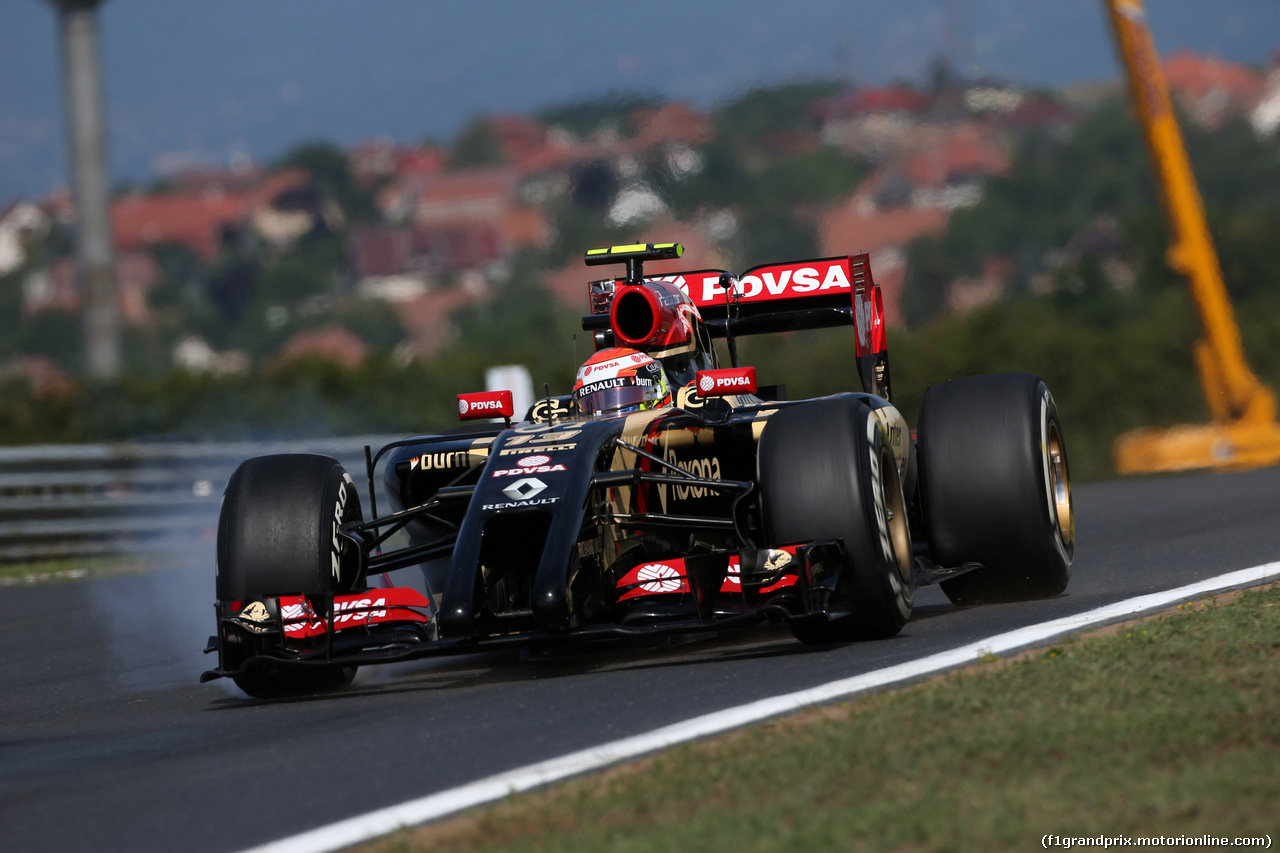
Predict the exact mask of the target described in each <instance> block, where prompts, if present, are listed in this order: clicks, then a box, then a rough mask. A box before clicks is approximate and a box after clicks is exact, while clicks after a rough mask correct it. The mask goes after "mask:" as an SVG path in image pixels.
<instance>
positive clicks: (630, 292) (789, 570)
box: [202, 243, 1075, 696]
mask: <svg viewBox="0 0 1280 853" xmlns="http://www.w3.org/2000/svg"><path fill="white" fill-rule="evenodd" d="M682 253H683V249H682V247H681V246H680V244H678V243H666V244H638V245H631V246H615V247H611V248H607V249H596V250H591V251H589V252H587V253H586V258H585V260H586V263H587V264H588V265H602V264H617V265H625V272H623V273H622V274H621V275H619V276H617V277H614V278H606V279H604V280H600V281H594V282H591V283H590V284H589V286H588V296H589V305H590V312H591V313H590V314H588V315H587V316H585V317H584V318H583V327H584V329H586V330H587V331H589V332H591V333H592V335H593V337H594V341H595V349H596V351H597V356H598V358H594V360H593V361H589V362H588V364H587V365H584V366H583V369H582V370H580V371H579V376H578V383H577V385H576V386H575V391H574V393H573V394H570V395H565V396H548V397H546V398H544V399H542V400H540V401H538V402H537V403H536V404H535V405H534V406H532V408H531V409H530V410H529V411H528V413H527V414H524V417H523V418H522V419H521V420H519V421H513V417H514V416H515V414H516V413H515V412H513V411H512V403H511V394H510V392H504V391H498V392H485V393H475V394H461V395H459V397H458V400H459V404H458V408H459V415H460V417H461V418H462V419H463V420H464V421H467V422H469V423H475V424H476V427H475V429H474V430H469V431H466V430H464V431H453V432H450V433H448V434H444V435H436V436H425V437H415V438H410V439H406V440H403V441H397V442H394V443H392V444H389V445H387V446H386V447H383V448H381V449H379V450H378V451H377V452H376V453H375V452H367V453H366V469H367V470H366V472H365V477H364V479H365V481H366V483H365V486H366V488H365V489H364V491H365V500H364V501H362V498H361V496H360V494H359V492H360V491H361V489H359V488H358V487H357V485H356V483H355V481H353V479H352V478H351V476H350V475H349V474H348V473H347V472H346V471H345V470H343V468H342V467H341V466H340V465H339V464H338V463H337V462H336V461H335V460H333V459H330V458H328V457H324V456H315V455H305V454H288V455H274V456H262V457H257V458H253V459H249V460H247V461H245V462H244V463H242V464H241V465H240V467H239V468H238V469H237V470H236V472H235V474H234V475H233V476H232V478H231V480H230V482H229V483H228V485H227V490H226V493H225V496H224V500H223V508H222V515H221V519H220V523H219V529H218V564H217V597H218V601H217V605H216V607H217V634H216V635H215V636H214V637H212V638H211V640H210V645H209V649H208V651H211V652H216V653H217V655H218V666H217V668H216V669H213V670H211V671H209V672H206V673H205V674H204V675H203V676H202V680H210V679H214V678H219V677H223V676H227V677H230V678H232V679H234V680H235V682H236V684H237V685H239V686H240V688H241V689H242V690H244V691H245V692H246V693H249V694H250V695H254V696H279V695H289V694H294V693H305V692H312V691H318V690H325V689H332V688H335V687H340V686H343V685H345V684H347V683H348V682H349V681H350V680H351V678H352V676H353V675H354V673H355V670H356V668H357V667H358V666H363V665H367V664H375V663H387V662H392V661H403V660H408V659H413V658H420V657H426V656H431V655H441V654H454V653H461V652H471V651H478V650H483V649H490V648H500V647H504V646H512V645H540V644H555V643H563V642H573V643H581V642H584V641H596V640H610V639H617V638H625V637H637V636H645V635H663V634H673V633H688V632H699V631H721V630H724V629H728V628H731V627H738V626H752V625H759V624H761V623H785V624H787V625H788V626H790V628H791V630H792V632H793V633H794V635H795V636H796V637H797V638H798V639H800V640H801V641H803V642H806V643H817V644H824V643H839V642H846V641H852V640H859V639H876V638H883V637H888V636H892V635H894V634H896V633H898V632H899V631H900V630H901V629H902V627H903V625H904V624H905V623H906V622H907V620H908V619H909V618H910V616H911V608H912V601H913V598H914V593H915V590H916V588H917V587H918V586H920V585H923V584H929V583H935V582H940V583H941V584H942V588H943V590H944V591H945V592H946V594H947V595H948V596H949V597H950V598H951V599H952V600H953V601H956V602H965V603H968V602H976V601H981V600H984V599H1010V598H1019V597H1030V596H1046V595H1054V594H1056V593H1059V592H1061V591H1062V590H1063V589H1065V588H1066V585H1067V581H1068V578H1069V576H1070V572H1071V561H1072V554H1073V549H1074V541H1075V535H1074V527H1073V519H1072V511H1071V488H1070V478H1069V475H1068V468H1067V456H1066V447H1065V443H1064V440H1063V430H1062V425H1061V422H1060V421H1059V418H1058V412H1057V409H1056V407H1055V406H1054V402H1053V397H1052V396H1051V395H1050V393H1049V390H1048V389H1047V388H1046V387H1045V385H1044V383H1043V382H1041V381H1040V379H1039V378H1038V377H1036V376H1033V375H1030V374H1021V373H1004V374H991V375H981V376H970V377H965V378H961V379H954V380H951V381H948V382H943V383H940V384H937V385H934V386H932V387H930V388H929V389H928V391H927V392H926V394H925V398H924V402H923V404H922V407H921V411H920V417H919V421H918V424H917V429H916V431H915V433H914V435H913V433H912V431H911V430H910V429H909V427H908V424H907V422H906V421H905V419H904V418H903V416H902V414H901V413H899V411H898V410H897V409H896V408H894V406H893V404H892V402H891V401H892V394H891V390H890V374H889V359H888V350H887V345H886V336H885V328H884V322H883V307H882V305H883V303H882V300H881V294H880V289H879V287H878V286H877V285H876V283H875V281H874V280H873V278H872V275H871V269H870V264H869V260H868V258H867V256H866V255H853V256H847V257H835V258H823V259H819V260H810V261H799V262H793V263H782V264H771V265H766V266H761V267H755V268H752V269H750V270H748V271H747V272H745V273H743V274H742V275H739V276H734V275H731V274H729V273H727V272H725V271H722V270H714V269H709V270H694V271H689V272H683V273H678V274H672V275H663V276H662V277H660V278H659V277H647V276H646V275H645V273H644V264H645V263H646V262H651V261H658V260H671V259H676V258H679V257H680V256H681V254H682ZM832 326H845V327H851V328H852V331H853V347H852V353H851V358H850V362H849V365H850V369H849V374H850V375H851V376H856V377H857V379H858V383H859V384H860V386H861V390H858V391H847V392H844V393H838V394H833V395H831V396H829V397H822V398H818V399H811V400H794V401H792V400H784V399H782V396H783V395H782V394H780V393H779V389H778V388H777V387H763V386H759V385H758V384H757V382H756V375H755V371H754V369H753V368H751V367H743V366H741V365H739V363H738V357H737V346H736V340H737V339H738V338H739V337H741V336H742V335H754V334H760V333H769V332H782V331H789V330H797V329H811V328H820V327H832ZM717 340H721V341H723V342H724V350H725V351H726V352H727V354H728V359H727V360H728V361H729V362H730V363H729V364H728V365H725V366H722V365H721V364H720V356H719V354H718V350H717V347H716V345H715V342H716V341H717ZM653 362H656V365H652V363H653ZM658 366H660V369H659V367H658ZM597 370H598V371H600V372H595V371H597ZM610 401H611V402H612V403H614V404H615V405H609V403H610ZM495 418H497V419H499V420H497V421H496V422H495V420H494V419H495ZM476 419H483V420H476ZM378 476H381V479H382V483H383V485H384V487H385V493H386V495H387V496H388V500H389V501H390V503H391V507H390V508H389V512H388V513H387V514H384V515H379V513H378V507H377V505H376V500H375V498H376V495H377V491H376V490H375V488H374V484H375V478H376V477H378ZM365 505H367V506H368V508H369V516H370V518H369V519H368V520H366V518H365V514H364V512H363V510H362V507H363V506H365ZM391 543H395V545H394V547H392V545H391ZM402 578H403V579H405V580H401V579H402Z"/></svg>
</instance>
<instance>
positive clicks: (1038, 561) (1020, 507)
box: [917, 373, 1075, 603]
mask: <svg viewBox="0 0 1280 853" xmlns="http://www.w3.org/2000/svg"><path fill="white" fill-rule="evenodd" d="M1051 428H1056V430H1057V434H1058V436H1059V439H1060V440H1063V441H1064V442H1065V440H1064V439H1062V424H1061V421H1060V419H1059V417H1058V410H1057V406H1056V405H1055V404H1054V402H1053V397H1052V395H1051V394H1050V393H1049V390H1048V388H1047V387H1046V386H1045V384H1044V383H1043V382H1042V381H1041V380H1040V378H1039V377H1038V376H1035V375H1033V374H1027V373H999V374H986V375H981V376H970V377H965V378H962V379H954V380H951V381H949V382H943V383H939V384H937V385H933V386H930V388H929V389H928V390H927V391H926V392H925V398H924V401H923V403H922V404H921V408H920V420H919V425H918V429H917V434H918V444H917V446H918V455H919V466H920V469H919V470H920V499H921V504H922V510H923V517H924V520H925V529H926V534H927V536H928V539H929V544H930V548H931V551H932V553H933V557H934V559H935V560H936V561H937V562H938V563H939V564H941V565H943V566H960V565H963V564H965V563H969V562H974V563H981V564H982V565H983V566H984V568H983V569H980V570H977V571H974V572H970V573H968V574H966V575H962V576H960V577H958V578H955V579H952V580H949V581H944V582H943V590H944V592H946V593H947V595H948V596H949V597H951V598H952V600H954V601H957V602H962V603H969V602H972V601H978V600H993V599H1002V598H1022V597H1032V596H1044V595H1054V594H1057V593H1059V592H1062V591H1063V590H1064V589H1065V588H1066V586H1067V582H1068V580H1069V579H1070V576H1071V563H1072V560H1073V558H1074V549H1075V541H1074V540H1075V537H1074V532H1073V531H1071V530H1069V534H1068V536H1066V537H1064V536H1063V535H1062V534H1061V532H1060V530H1059V527H1058V523H1057V511H1056V509H1055V506H1054V502H1053V496H1052V495H1051V493H1050V489H1051V486H1050V483H1051V480H1050V474H1049V470H1048V457H1047V453H1046V450H1045V446H1046V442H1047V441H1048V436H1049V431H1050V429H1051ZM1063 465H1064V467H1065V465H1066V460H1065V444H1064V458H1063Z"/></svg>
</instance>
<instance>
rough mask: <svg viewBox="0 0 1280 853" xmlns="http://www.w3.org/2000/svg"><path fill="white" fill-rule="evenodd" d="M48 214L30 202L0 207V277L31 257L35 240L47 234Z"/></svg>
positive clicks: (18, 202) (19, 202)
mask: <svg viewBox="0 0 1280 853" xmlns="http://www.w3.org/2000/svg"><path fill="white" fill-rule="evenodd" d="M51 224H52V223H51V219H50V217H49V214H47V213H45V212H44V211H43V210H41V209H40V206H39V205H37V204H34V203H33V202H30V201H25V200H22V201H15V202H13V203H12V204H10V205H9V206H8V207H0V275H8V274H9V273H11V272H15V271H16V270H18V269H20V268H21V267H22V265H23V264H25V263H26V262H27V261H28V260H29V259H30V257H31V249H32V246H33V244H34V243H35V241H37V240H40V239H43V238H44V236H45V235H46V234H48V233H49V227H50V225H51Z"/></svg>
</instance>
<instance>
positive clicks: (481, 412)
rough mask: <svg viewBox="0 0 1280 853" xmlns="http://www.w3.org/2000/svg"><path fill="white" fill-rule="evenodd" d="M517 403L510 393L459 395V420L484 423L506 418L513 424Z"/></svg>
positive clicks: (490, 392)
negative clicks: (512, 419)
mask: <svg viewBox="0 0 1280 853" xmlns="http://www.w3.org/2000/svg"><path fill="white" fill-rule="evenodd" d="M515 410H516V407H515V402H514V401H513V400H512V398H511V392H510V391H479V392H476V393H474V394H459V395H458V420H460V421H484V420H488V419H489V418H506V419H507V423H508V424H510V423H511V416H512V415H513V414H515Z"/></svg>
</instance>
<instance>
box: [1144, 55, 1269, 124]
mask: <svg viewBox="0 0 1280 853" xmlns="http://www.w3.org/2000/svg"><path fill="white" fill-rule="evenodd" d="M1164 76H1165V79H1166V80H1168V82H1169V91H1170V92H1171V93H1172V94H1173V96H1174V97H1175V98H1176V99H1177V100H1178V102H1179V103H1180V104H1181V105H1182V107H1183V108H1184V109H1185V110H1186V111H1187V112H1188V113H1189V114H1190V116H1191V118H1192V119H1193V120H1194V121H1195V122H1196V123H1197V124H1199V125H1201V126H1202V127H1207V128H1210V129H1213V128H1217V127H1221V126H1222V123H1223V122H1224V121H1226V120H1227V119H1228V118H1230V117H1232V116H1247V115H1249V114H1250V113H1252V112H1253V110H1254V108H1256V107H1257V106H1258V103H1259V102H1260V101H1261V100H1262V97H1263V95H1264V94H1265V93H1266V88H1267V86H1266V80H1265V79H1264V78H1263V77H1262V75H1260V74H1258V73H1257V72H1255V71H1253V70H1252V69H1250V68H1248V67H1246V66H1244V65H1241V64H1239V63H1236V62H1228V61H1226V60H1224V59H1219V58H1217V57H1213V56H1201V55H1199V54H1197V53H1193V52H1191V51H1189V50H1182V51H1178V52H1177V53H1175V54H1173V56H1171V57H1169V58H1168V59H1166V60H1165V61H1164Z"/></svg>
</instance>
